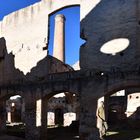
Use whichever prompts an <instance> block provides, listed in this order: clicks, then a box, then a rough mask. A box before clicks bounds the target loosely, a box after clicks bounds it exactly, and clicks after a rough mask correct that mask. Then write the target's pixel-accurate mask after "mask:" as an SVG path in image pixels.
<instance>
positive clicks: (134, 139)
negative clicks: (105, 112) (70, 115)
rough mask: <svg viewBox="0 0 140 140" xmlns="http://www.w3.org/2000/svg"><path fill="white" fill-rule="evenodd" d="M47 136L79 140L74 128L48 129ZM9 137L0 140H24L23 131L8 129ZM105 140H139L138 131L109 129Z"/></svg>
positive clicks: (139, 131) (57, 138) (56, 139)
mask: <svg viewBox="0 0 140 140" xmlns="http://www.w3.org/2000/svg"><path fill="white" fill-rule="evenodd" d="M47 134H48V138H47V140H80V138H79V135H78V129H77V128H76V129H75V128H74V127H59V128H48V130H47ZM9 135H11V136H8V135H3V136H0V140H25V138H24V137H25V135H24V133H23V131H21V132H20V131H18V132H17V130H16V132H14V129H12V131H11V129H10V131H9ZM17 136H18V137H17ZM105 140H140V129H130V128H123V129H120V127H118V128H117V129H116V128H115V129H110V130H108V132H107V137H106V138H105Z"/></svg>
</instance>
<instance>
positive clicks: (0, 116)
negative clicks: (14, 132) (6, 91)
mask: <svg viewBox="0 0 140 140" xmlns="http://www.w3.org/2000/svg"><path fill="white" fill-rule="evenodd" d="M5 132H6V101H4V100H0V134H3V133H5Z"/></svg>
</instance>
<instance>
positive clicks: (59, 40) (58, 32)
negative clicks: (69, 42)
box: [53, 14, 65, 62]
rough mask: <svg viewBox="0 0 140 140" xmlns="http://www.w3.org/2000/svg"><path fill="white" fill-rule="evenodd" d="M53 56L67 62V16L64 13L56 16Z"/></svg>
mask: <svg viewBox="0 0 140 140" xmlns="http://www.w3.org/2000/svg"><path fill="white" fill-rule="evenodd" d="M53 57H55V58H57V59H59V60H60V61H62V62H65V16H64V15H62V14H59V15H56V17H55V31H54V45H53Z"/></svg>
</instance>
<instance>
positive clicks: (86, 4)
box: [0, 0, 140, 140]
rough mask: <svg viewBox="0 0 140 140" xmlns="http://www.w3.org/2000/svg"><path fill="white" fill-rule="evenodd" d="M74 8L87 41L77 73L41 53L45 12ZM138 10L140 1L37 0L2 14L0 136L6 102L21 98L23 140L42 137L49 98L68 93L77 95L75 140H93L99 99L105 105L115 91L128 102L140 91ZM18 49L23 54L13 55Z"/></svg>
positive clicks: (96, 136)
mask: <svg viewBox="0 0 140 140" xmlns="http://www.w3.org/2000/svg"><path fill="white" fill-rule="evenodd" d="M75 5H79V6H80V12H81V13H80V26H81V31H80V35H81V38H82V39H85V41H86V42H85V44H83V45H82V46H81V47H80V70H77V71H74V70H73V69H72V68H71V67H70V66H68V65H66V64H65V63H64V62H63V61H62V60H64V58H62V59H61V61H60V60H58V59H57V58H55V57H53V56H50V55H47V51H41V50H42V48H43V47H44V43H45V44H48V43H49V42H48V29H49V26H48V25H49V16H50V14H51V13H54V12H56V11H58V10H60V9H63V8H65V7H68V6H75ZM139 9H140V4H139V0H133V1H132V0H127V1H125V0H112V1H110V0H61V1H60V0H56V1H52V0H42V1H40V2H38V3H36V4H34V5H31V6H29V7H27V8H24V9H21V10H19V11H16V12H14V13H12V14H10V15H8V16H6V17H5V18H4V19H3V21H1V22H0V25H1V26H0V35H1V39H0V47H1V49H0V112H1V113H0V132H1V133H3V132H5V131H6V130H5V128H6V127H5V125H6V118H5V113H6V111H5V106H6V105H5V104H6V99H7V98H9V97H10V96H13V95H20V96H22V97H23V98H24V100H25V123H26V131H25V132H26V140H33V139H34V140H45V139H47V138H46V137H47V131H46V128H47V115H45V114H47V110H46V108H47V105H48V99H50V98H51V97H53V96H54V95H56V94H57V93H62V92H63V93H67V92H68V93H69V94H70V95H73V94H75V95H76V96H78V97H79V103H80V115H79V120H80V125H79V136H80V139H81V140H98V139H99V132H98V129H97V127H96V108H97V100H98V99H99V98H101V97H103V96H104V101H105V105H106V106H107V104H108V100H109V97H110V95H112V94H114V93H115V92H117V91H120V90H125V91H126V94H127V95H128V98H129V99H131V98H132V96H131V97H130V96H129V95H130V94H132V93H139V91H140V89H139V86H140V65H139V61H140V60H139V59H140V56H139V55H140V52H139V50H140V49H139V46H140V41H139V40H140V39H139V28H140V22H139V15H140V10H139ZM23 25H24V26H23ZM57 43H58V42H57ZM19 46H20V48H22V47H23V48H24V49H23V50H24V51H22V52H23V53H20V55H16V56H15V57H14V55H13V54H12V52H13V53H14V54H15V53H16V52H17V51H20V50H19ZM36 47H37V48H38V47H39V48H40V51H36V49H35V48H36ZM25 48H26V49H30V50H31V51H30V53H29V52H28V53H25V52H26V49H25ZM62 49H63V48H62ZM25 54H26V57H27V58H28V60H30V61H26V62H25V60H24V58H25V56H24V55H25ZM31 54H32V55H31ZM23 56H24V57H23ZM34 56H36V57H34ZM32 57H33V58H32ZM14 60H15V63H14ZM38 61H39V62H38ZM21 62H22V63H21ZM23 62H24V65H23ZM32 67H33V68H32ZM18 68H20V69H21V70H25V72H24V73H23V72H21V71H20V70H19V69H18ZM30 68H32V69H31V71H30V70H29V69H30ZM27 72H28V74H26V75H25V73H27ZM133 97H134V96H133ZM136 99H138V98H137V96H136ZM36 106H40V107H39V108H41V110H40V111H39V110H37V109H36ZM128 114H129V113H128ZM37 115H39V118H40V119H39V122H37V117H36V116H37ZM129 115H130V114H129Z"/></svg>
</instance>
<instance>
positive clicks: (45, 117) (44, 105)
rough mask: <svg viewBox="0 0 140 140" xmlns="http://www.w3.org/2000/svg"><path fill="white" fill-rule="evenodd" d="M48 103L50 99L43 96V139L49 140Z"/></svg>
mask: <svg viewBox="0 0 140 140" xmlns="http://www.w3.org/2000/svg"><path fill="white" fill-rule="evenodd" d="M47 104H48V100H47V99H45V98H42V104H41V140H47Z"/></svg>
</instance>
